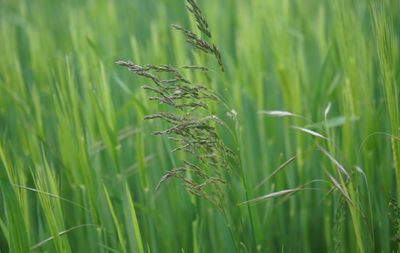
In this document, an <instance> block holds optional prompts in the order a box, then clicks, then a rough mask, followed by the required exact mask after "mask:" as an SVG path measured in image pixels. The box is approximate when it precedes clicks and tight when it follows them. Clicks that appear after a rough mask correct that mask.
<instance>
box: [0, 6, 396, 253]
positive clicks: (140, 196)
mask: <svg viewBox="0 0 400 253" xmlns="http://www.w3.org/2000/svg"><path fill="white" fill-rule="evenodd" d="M198 2H199V5H200V7H201V9H202V12H203V14H204V16H205V17H206V18H207V21H208V23H209V25H210V30H211V32H212V34H213V37H212V39H213V41H212V42H213V43H215V44H216V45H217V46H218V49H219V50H220V51H221V55H222V61H223V63H224V70H225V72H224V73H222V72H220V69H219V66H218V63H217V62H216V61H215V60H214V59H212V58H208V57H205V56H204V55H202V54H201V53H198V52H195V51H193V50H191V49H190V47H189V46H188V45H187V44H186V43H185V38H184V36H183V35H182V34H181V33H180V32H179V31H174V30H172V29H171V27H170V24H179V25H182V26H183V27H186V28H188V27H191V28H192V29H195V22H194V20H193V19H192V18H191V17H190V15H187V12H186V10H185V8H184V1H183V0H168V1H153V0H151V1H137V0H135V1H112V0H96V1H94V0H87V1H76V0H69V1H50V0H40V1H28V0H19V1H13V0H2V1H0V161H1V162H0V192H1V194H0V201H1V202H0V203H1V204H0V251H1V252H8V251H10V252H29V251H32V252H234V251H235V250H236V251H239V252H257V251H258V252H392V251H397V250H399V245H400V244H399V243H400V229H399V228H400V227H399V224H398V223H399V218H400V217H399V209H400V208H399V206H398V204H397V203H398V199H399V197H400V190H399V189H400V171H399V170H400V115H399V113H400V112H399V110H400V109H399V106H400V104H399V103H400V102H399V82H400V74H399V73H400V72H399V66H400V65H399V52H400V51H399V50H400V48H399V47H400V44H399V41H400V40H399V39H400V38H399V36H400V16H399V15H398V13H400V4H399V2H398V1H396V0H381V1H379V0H355V1H345V0H337V1H318V0H273V1H265V0H250V1H248V0H239V1H228V0H218V1H215V0H198ZM120 59H126V60H132V61H134V63H135V64H138V65H145V64H148V63H151V64H155V65H160V64H170V65H173V66H183V65H206V66H207V67H209V69H210V71H209V73H208V75H204V74H202V73H197V72H192V71H188V72H186V74H187V77H188V78H190V80H193V81H195V82H199V83H203V84H205V85H206V86H208V87H209V88H212V89H213V90H214V91H215V92H216V93H217V94H218V95H219V96H220V97H222V98H223V99H224V102H225V103H226V104H227V105H228V107H229V108H231V109H234V110H235V111H237V112H238V116H237V119H238V124H237V127H236V126H235V123H234V122H232V121H230V119H229V117H228V116H227V112H228V110H227V109H226V108H225V107H223V106H214V105H213V106H212V107H211V109H212V112H213V113H215V114H216V115H217V116H218V117H219V118H221V119H222V120H225V121H226V122H230V123H229V126H230V128H231V129H235V128H236V132H235V133H236V135H237V137H238V139H237V140H235V139H234V138H232V136H231V133H229V132H228V131H219V135H220V136H221V138H222V140H223V141H224V143H225V144H226V145H227V146H228V147H229V148H231V149H232V150H234V151H235V152H236V153H237V155H238V156H239V157H240V160H241V165H242V167H241V168H242V169H243V173H236V171H233V172H232V174H231V178H230V179H231V181H230V182H229V185H228V187H227V190H226V194H227V198H228V199H229V200H234V201H227V202H226V203H227V206H226V208H225V212H221V211H220V210H219V208H217V207H216V206H214V205H213V204H212V203H210V202H209V201H207V200H205V199H202V198H198V197H194V196H192V195H190V194H188V193H187V191H186V190H185V188H184V187H183V186H182V184H181V183H180V182H179V181H178V180H174V179H171V180H168V181H166V182H164V184H163V186H162V187H161V188H160V189H159V190H158V191H155V190H154V188H155V187H156V185H157V184H158V182H159V181H160V179H161V178H162V177H163V175H165V173H166V172H167V171H168V170H171V169H172V168H176V167H178V166H180V165H179V164H180V161H181V160H182V159H184V158H185V157H186V156H185V155H184V154H179V153H177V154H175V153H171V150H173V149H174V148H176V145H175V144H174V143H173V142H170V141H169V140H168V139H167V138H166V137H164V136H163V137H160V136H152V135H151V133H152V132H154V131H157V130H160V129H165V128H166V127H167V125H166V124H164V123H162V122H161V121H143V118H144V116H145V115H149V114H152V113H154V112H157V111H160V110H166V107H165V106H163V105H157V103H151V102H149V101H148V100H147V96H148V94H146V93H145V92H144V91H143V90H141V89H140V86H142V85H147V84H148V81H147V80H146V79H143V78H140V77H137V76H135V75H133V74H132V73H130V72H128V71H126V70H125V69H122V68H120V67H119V66H117V65H115V64H114V62H115V61H117V60H120ZM328 105H329V106H328ZM271 111H272V112H271ZM277 116H278V117H277ZM292 157H293V159H292ZM286 161H287V162H286ZM282 164H283V166H281V165H282ZM344 171H345V172H344ZM237 172H240V171H237ZM346 173H347V174H348V175H346ZM270 175H272V176H270ZM269 176H270V177H269ZM267 177H268V178H267ZM266 178H267V180H264V179H266ZM261 182H263V183H262V184H260V183H261ZM309 182H312V183H310V184H308V183H309ZM285 190H286V191H285ZM246 195H247V197H248V199H247V198H246ZM247 200H250V201H247ZM248 210H250V211H248ZM250 214H251V216H252V219H253V222H251V219H250Z"/></svg>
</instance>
